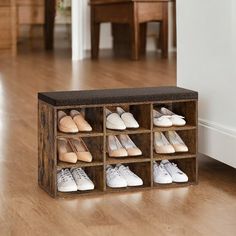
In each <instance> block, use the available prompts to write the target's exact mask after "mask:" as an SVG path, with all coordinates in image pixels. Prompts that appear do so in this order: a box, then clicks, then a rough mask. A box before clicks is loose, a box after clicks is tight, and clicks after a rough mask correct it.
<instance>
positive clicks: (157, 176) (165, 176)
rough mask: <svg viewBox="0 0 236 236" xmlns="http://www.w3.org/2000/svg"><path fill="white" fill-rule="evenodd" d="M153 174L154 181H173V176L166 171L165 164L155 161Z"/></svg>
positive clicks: (160, 182) (162, 182) (168, 182)
mask: <svg viewBox="0 0 236 236" xmlns="http://www.w3.org/2000/svg"><path fill="white" fill-rule="evenodd" d="M153 176H154V182H155V183H158V184H170V183H172V178H171V176H170V175H169V173H168V172H167V171H166V169H165V167H164V165H163V164H160V165H159V164H157V163H156V162H155V161H154V162H153Z"/></svg>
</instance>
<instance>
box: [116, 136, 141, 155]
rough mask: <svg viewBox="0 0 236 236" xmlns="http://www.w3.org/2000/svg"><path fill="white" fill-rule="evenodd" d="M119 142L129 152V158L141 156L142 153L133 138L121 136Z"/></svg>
mask: <svg viewBox="0 0 236 236" xmlns="http://www.w3.org/2000/svg"><path fill="white" fill-rule="evenodd" d="M119 140H120V142H121V144H122V146H123V147H125V149H126V151H127V152H128V156H140V155H142V151H141V150H140V149H139V148H138V147H137V146H136V145H135V143H134V142H133V141H132V140H131V138H130V137H129V136H128V135H126V134H120V135H119Z"/></svg>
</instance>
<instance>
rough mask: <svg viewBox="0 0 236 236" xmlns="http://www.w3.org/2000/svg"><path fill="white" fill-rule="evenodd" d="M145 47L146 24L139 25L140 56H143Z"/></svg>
mask: <svg viewBox="0 0 236 236" xmlns="http://www.w3.org/2000/svg"><path fill="white" fill-rule="evenodd" d="M146 45H147V23H142V24H140V54H141V55H145V53H146Z"/></svg>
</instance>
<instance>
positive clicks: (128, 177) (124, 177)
mask: <svg viewBox="0 0 236 236" xmlns="http://www.w3.org/2000/svg"><path fill="white" fill-rule="evenodd" d="M106 182H107V186H108V187H110V188H124V187H128V186H130V187H131V186H132V187H134V186H141V185H143V180H142V179H141V178H140V177H138V176H137V175H136V174H135V173H134V172H132V171H131V170H130V169H129V167H128V166H124V165H121V164H118V165H116V166H115V167H112V166H111V165H108V166H107V169H106Z"/></svg>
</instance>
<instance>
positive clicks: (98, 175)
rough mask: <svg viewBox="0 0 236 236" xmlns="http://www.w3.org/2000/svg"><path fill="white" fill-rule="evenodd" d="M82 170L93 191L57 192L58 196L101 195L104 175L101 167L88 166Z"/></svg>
mask: <svg viewBox="0 0 236 236" xmlns="http://www.w3.org/2000/svg"><path fill="white" fill-rule="evenodd" d="M83 170H84V171H85V173H86V174H87V175H88V177H89V178H90V180H91V181H92V182H93V184H94V189H93V190H87V191H81V190H78V191H76V192H59V191H57V195H58V196H62V197H66V196H70V195H71V194H94V193H102V192H103V191H104V175H103V166H92V167H91V166H90V167H83Z"/></svg>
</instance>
